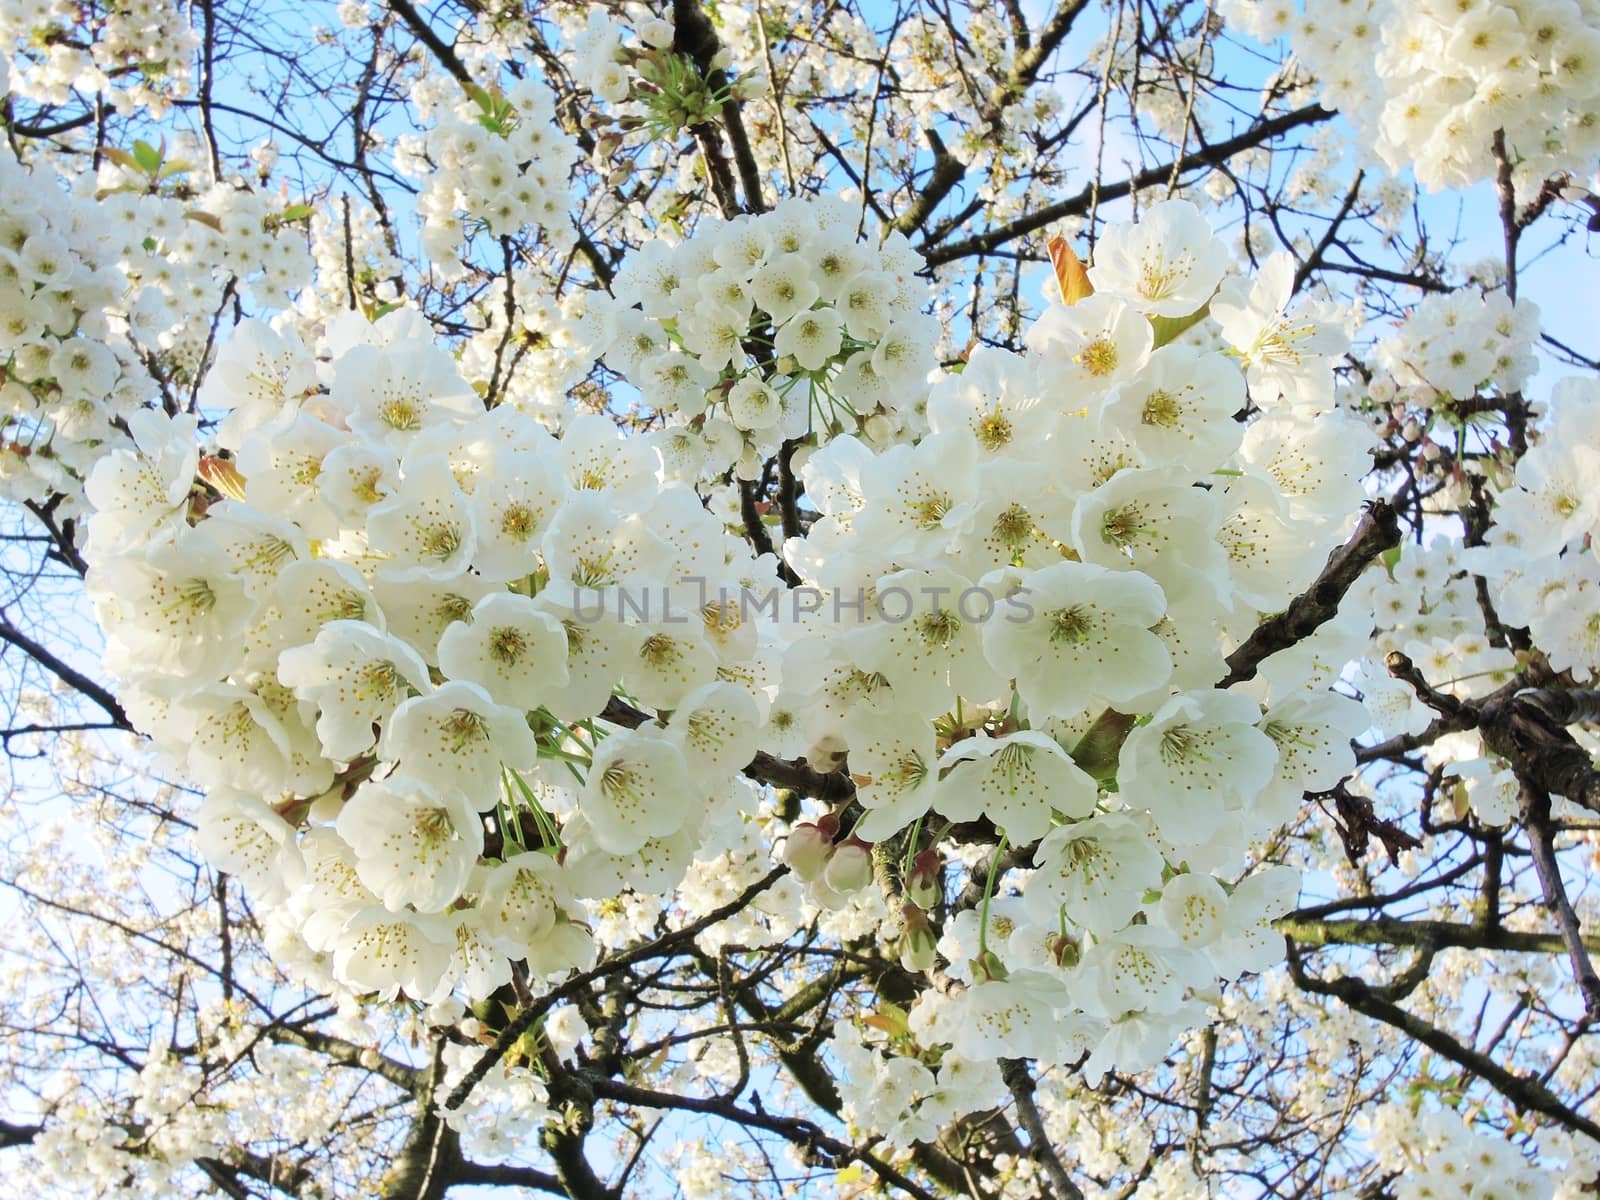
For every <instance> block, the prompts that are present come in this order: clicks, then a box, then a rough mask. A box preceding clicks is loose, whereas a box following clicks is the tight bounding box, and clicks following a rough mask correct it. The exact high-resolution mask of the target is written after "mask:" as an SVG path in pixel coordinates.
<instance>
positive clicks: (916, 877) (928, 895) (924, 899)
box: [906, 849, 944, 908]
mask: <svg viewBox="0 0 1600 1200" xmlns="http://www.w3.org/2000/svg"><path fill="white" fill-rule="evenodd" d="M943 875H944V864H943V863H942V862H940V861H939V855H938V852H937V851H935V850H931V849H930V850H924V851H923V852H922V853H921V854H919V855H917V857H916V858H915V859H913V860H912V863H911V870H910V871H908V872H907V873H906V899H908V900H910V901H911V903H912V904H915V905H916V906H917V907H918V908H932V907H933V906H934V905H935V904H937V903H939V901H940V900H942V899H943V898H944V879H943Z"/></svg>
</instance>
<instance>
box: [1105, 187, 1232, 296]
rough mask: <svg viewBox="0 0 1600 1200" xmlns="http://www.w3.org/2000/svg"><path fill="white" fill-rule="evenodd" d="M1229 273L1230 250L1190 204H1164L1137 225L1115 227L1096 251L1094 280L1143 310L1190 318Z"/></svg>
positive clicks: (1142, 218) (1152, 210)
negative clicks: (1225, 273) (1227, 271)
mask: <svg viewBox="0 0 1600 1200" xmlns="http://www.w3.org/2000/svg"><path fill="white" fill-rule="evenodd" d="M1227 269H1228V249H1227V246H1226V245H1224V244H1223V241H1222V239H1221V238H1219V237H1217V236H1216V234H1214V233H1212V232H1211V226H1210V224H1209V223H1208V222H1207V221H1206V219H1205V217H1204V216H1202V215H1201V213H1200V210H1199V209H1198V208H1196V207H1195V206H1194V205H1193V204H1191V203H1190V202H1189V201H1187V200H1163V201H1161V202H1160V203H1158V204H1153V205H1151V206H1150V207H1149V208H1147V209H1145V210H1144V213H1143V214H1142V216H1141V218H1140V220H1139V222H1138V224H1136V225H1112V226H1109V227H1108V228H1107V229H1106V231H1105V233H1104V235H1103V236H1102V237H1101V239H1100V243H1099V245H1098V246H1096V247H1095V255H1094V265H1093V266H1092V267H1090V268H1089V280H1090V282H1091V283H1093V284H1094V287H1095V291H1096V292H1108V293H1110V294H1111V295H1114V296H1120V297H1122V298H1123V299H1125V300H1127V301H1128V302H1129V303H1131V304H1132V305H1133V306H1134V307H1135V308H1138V309H1139V310H1140V311H1142V312H1146V313H1150V314H1152V315H1154V316H1161V317H1186V316H1188V315H1189V314H1190V313H1192V312H1195V311H1196V310H1198V309H1199V308H1200V307H1201V306H1202V305H1204V304H1205V303H1206V301H1208V300H1210V299H1211V295H1212V293H1213V292H1215V291H1216V290H1217V284H1219V283H1221V282H1222V275H1223V272H1225V271H1226V270H1227Z"/></svg>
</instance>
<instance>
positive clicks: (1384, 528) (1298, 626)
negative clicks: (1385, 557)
mask: <svg viewBox="0 0 1600 1200" xmlns="http://www.w3.org/2000/svg"><path fill="white" fill-rule="evenodd" d="M1399 544H1400V522H1399V519H1398V518H1397V517H1396V516H1395V512H1394V509H1393V508H1392V507H1391V506H1390V505H1389V502H1388V501H1387V500H1374V501H1373V502H1372V503H1371V504H1370V505H1368V507H1367V511H1366V512H1365V513H1363V514H1362V517H1361V520H1360V522H1359V523H1358V524H1357V525H1356V528H1355V532H1354V533H1352V534H1351V535H1350V540H1349V541H1347V542H1346V543H1345V544H1344V545H1342V546H1340V547H1339V548H1338V549H1336V550H1335V551H1334V552H1333V553H1332V554H1330V555H1329V556H1328V561H1327V564H1326V565H1325V566H1324V567H1323V568H1322V572H1321V574H1319V575H1318V576H1317V578H1316V581H1315V582H1314V583H1312V585H1311V586H1310V587H1309V588H1307V589H1306V590H1305V591H1304V592H1302V593H1300V595H1298V596H1296V597H1295V598H1294V599H1293V600H1291V601H1290V602H1289V607H1288V608H1286V609H1284V610H1283V611H1282V612H1281V613H1278V614H1277V615H1276V616H1274V617H1270V618H1268V619H1267V620H1265V621H1263V622H1262V623H1261V624H1260V625H1258V626H1257V627H1256V630H1255V632H1254V633H1252V634H1251V635H1250V636H1249V637H1248V638H1246V639H1245V640H1244V641H1243V642H1242V643H1241V644H1240V645H1239V647H1238V649H1236V650H1235V651H1234V652H1233V653H1232V654H1230V655H1228V673H1227V674H1226V675H1224V676H1223V677H1222V679H1221V680H1220V681H1218V683H1217V686H1218V687H1219V688H1226V687H1232V686H1233V685H1234V684H1236V683H1242V682H1243V681H1244V680H1246V679H1252V678H1254V677H1255V673H1256V668H1257V667H1259V666H1260V665H1261V663H1262V661H1263V660H1264V659H1266V658H1267V657H1269V656H1270V655H1273V654H1276V653H1277V652H1278V651H1279V650H1287V649H1288V648H1289V647H1290V646H1293V645H1296V644H1297V643H1299V642H1300V641H1302V640H1303V639H1305V638H1306V637H1309V636H1310V635H1311V634H1312V633H1314V632H1315V631H1316V629H1317V627H1318V626H1320V625H1322V624H1324V623H1326V622H1328V621H1331V620H1333V618H1334V617H1335V616H1336V615H1337V614H1338V612H1339V604H1340V602H1341V601H1342V600H1343V599H1344V597H1345V593H1346V592H1348V591H1349V590H1350V588H1351V587H1352V586H1353V585H1354V583H1355V581H1356V579H1357V578H1358V577H1359V576H1360V574H1361V572H1363V571H1365V570H1366V569H1367V567H1368V565H1369V564H1370V563H1371V562H1372V561H1373V560H1374V559H1375V558H1377V557H1378V555H1380V554H1382V553H1383V552H1384V551H1385V550H1388V549H1390V548H1391V547H1394V546H1398V545H1399Z"/></svg>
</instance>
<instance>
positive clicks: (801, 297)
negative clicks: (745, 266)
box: [750, 254, 819, 326]
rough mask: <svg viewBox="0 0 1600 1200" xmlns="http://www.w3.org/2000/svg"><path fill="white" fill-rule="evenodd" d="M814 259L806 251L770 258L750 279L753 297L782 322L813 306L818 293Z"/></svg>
mask: <svg viewBox="0 0 1600 1200" xmlns="http://www.w3.org/2000/svg"><path fill="white" fill-rule="evenodd" d="M818 294H819V293H818V289H817V281H816V278H815V276H814V273H813V271H812V268H811V262H810V260H809V259H807V258H806V256H805V255H803V254H781V255H778V256H777V257H775V258H771V259H768V260H767V261H766V262H765V263H763V264H762V265H761V267H760V268H759V269H757V271H756V273H755V275H754V277H753V278H752V279H751V280H750V296H751V298H752V299H753V300H754V301H755V302H756V304H758V305H759V306H760V307H761V308H762V310H763V311H765V312H766V313H767V315H768V316H769V317H771V318H772V323H773V325H775V326H776V325H782V324H784V323H785V322H787V321H788V320H789V319H790V318H791V317H793V316H794V315H795V314H796V313H802V312H805V311H807V310H808V309H810V307H811V306H812V305H813V304H815V303H816V301H817V296H818Z"/></svg>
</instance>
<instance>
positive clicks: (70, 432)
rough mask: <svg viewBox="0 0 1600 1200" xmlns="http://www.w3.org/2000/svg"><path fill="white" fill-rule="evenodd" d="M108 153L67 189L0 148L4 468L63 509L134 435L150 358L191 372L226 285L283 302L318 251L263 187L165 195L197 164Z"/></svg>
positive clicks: (9, 484)
mask: <svg viewBox="0 0 1600 1200" xmlns="http://www.w3.org/2000/svg"><path fill="white" fill-rule="evenodd" d="M107 159H108V161H107V162H106V163H105V164H104V165H103V167H102V168H101V170H100V172H99V175H98V177H96V176H87V177H85V178H84V179H83V180H81V181H80V182H79V184H78V185H76V186H74V187H71V188H69V187H68V185H67V184H66V183H65V181H63V180H62V179H60V178H59V177H57V176H56V175H55V173H54V172H52V171H51V170H49V169H48V168H47V167H44V166H29V165H25V164H23V163H20V162H19V161H18V160H17V159H16V157H15V156H14V155H13V154H12V152H11V151H10V149H9V148H6V147H0V188H3V190H4V193H5V195H6V198H7V204H6V212H5V214H4V215H3V217H0V276H3V279H4V283H5V287H4V289H3V290H0V354H4V355H6V356H7V358H8V362H7V365H6V369H5V374H4V381H3V383H0V397H3V401H0V405H3V407H0V422H3V425H0V439H3V440H0V480H3V487H4V489H5V492H6V494H7V495H8V496H10V497H12V498H17V499H41V498H43V497H44V496H46V495H49V494H51V493H59V494H61V495H63V496H65V497H67V501H66V507H65V508H64V509H62V514H61V515H62V516H63V517H70V516H74V515H75V514H76V512H77V505H78V503H79V501H80V498H81V493H82V480H83V479H84V478H85V477H86V476H87V474H88V472H89V470H90V469H91V467H92V465H93V464H94V463H95V462H96V461H97V460H98V459H99V457H100V456H101V455H102V454H103V453H104V452H105V450H106V448H107V447H109V446H113V445H119V444H125V443H126V441H127V436H126V434H124V433H123V432H122V431H121V429H120V428H119V425H118V423H119V422H120V421H121V419H122V418H123V417H125V416H126V415H127V414H129V413H131V412H133V411H134V410H136V409H137V408H138V407H139V406H141V405H142V404H145V403H147V402H149V401H150V400H152V399H153V396H152V395H151V391H152V389H151V384H150V380H149V375H148V373H147V372H146V371H145V370H143V364H144V363H146V362H148V361H153V360H154V359H155V358H156V357H157V356H160V357H164V358H167V359H170V360H171V361H173V362H175V363H177V364H181V367H180V371H179V374H180V377H185V378H190V379H192V376H193V374H194V373H195V371H196V370H197V369H198V367H199V364H200V363H201V362H202V361H203V359H204V357H205V354H206V348H207V343H208V341H209V338H210V330H211V322H212V320H213V318H214V316H215V314H216V311H217V309H218V308H219V307H220V306H221V305H222V303H223V298H224V296H228V295H239V296H240V297H241V298H244V297H251V296H254V297H255V298H258V299H259V300H261V301H262V302H264V303H269V304H270V303H280V304H281V303H283V302H284V300H285V298H286V295H287V293H288V291H289V290H290V289H293V288H296V287H298V286H299V285H300V283H301V282H303V281H304V279H305V278H306V276H307V275H308V274H309V271H310V265H311V264H310V258H309V256H308V255H307V253H306V251H305V249H304V247H303V245H301V244H300V243H299V242H298V240H297V239H296V237H295V236H294V231H293V229H292V228H291V227H290V225H289V223H288V222H287V221H285V219H284V213H283V212H281V211H274V209H273V206H272V205H271V204H270V203H269V201H268V199H267V197H266V196H265V195H264V194H263V193H261V192H257V191H253V190H250V189H248V188H245V187H243V186H242V185H239V186H235V185H230V184H216V185H213V186H211V187H209V188H206V189H204V190H203V191H201V192H200V193H199V194H198V195H191V196H189V197H188V198H186V199H180V198H178V196H177V195H175V194H167V191H168V189H170V184H171V181H174V180H177V179H179V178H181V177H182V176H183V175H184V174H185V173H186V172H187V171H188V170H189V169H190V168H189V166H188V164H186V163H185V162H184V161H183V160H182V159H181V158H179V157H177V156H176V155H175V154H173V153H166V154H164V153H163V152H162V151H161V150H158V149H156V148H154V147H151V146H149V145H148V144H145V143H138V144H137V145H136V147H135V150H134V151H133V152H128V151H122V150H116V149H114V148H113V149H112V150H110V151H108V153H107ZM307 212H309V210H307ZM291 215H292V214H291ZM169 399H170V398H169Z"/></svg>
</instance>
